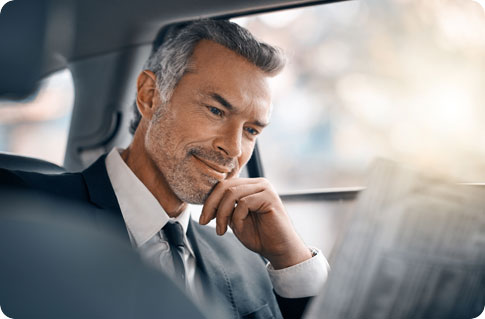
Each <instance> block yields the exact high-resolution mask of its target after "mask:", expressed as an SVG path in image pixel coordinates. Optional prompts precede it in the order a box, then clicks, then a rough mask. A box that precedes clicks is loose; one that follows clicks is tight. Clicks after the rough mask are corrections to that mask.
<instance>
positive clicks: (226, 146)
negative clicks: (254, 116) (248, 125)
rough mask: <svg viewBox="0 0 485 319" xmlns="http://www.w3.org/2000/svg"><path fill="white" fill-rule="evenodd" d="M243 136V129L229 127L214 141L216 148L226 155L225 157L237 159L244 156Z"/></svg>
mask: <svg viewBox="0 0 485 319" xmlns="http://www.w3.org/2000/svg"><path fill="white" fill-rule="evenodd" d="M242 134H243V132H242V128H239V127H236V126H232V127H228V128H227V129H225V130H223V131H222V132H221V134H220V135H219V136H218V137H217V138H216V139H214V148H215V149H216V150H218V151H220V152H222V153H224V155H225V156H228V157H231V158H237V157H239V156H241V154H242V147H241V143H242Z"/></svg>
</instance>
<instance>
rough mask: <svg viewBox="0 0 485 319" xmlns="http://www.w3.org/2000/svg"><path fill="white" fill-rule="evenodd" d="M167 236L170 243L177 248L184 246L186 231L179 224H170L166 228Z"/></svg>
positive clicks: (164, 228)
mask: <svg viewBox="0 0 485 319" xmlns="http://www.w3.org/2000/svg"><path fill="white" fill-rule="evenodd" d="M163 230H164V231H165V235H166V236H167V240H168V243H169V244H171V245H174V246H175V247H183V246H184V229H183V227H182V225H180V223H179V222H175V223H170V222H168V223H167V224H166V225H165V226H164V227H163Z"/></svg>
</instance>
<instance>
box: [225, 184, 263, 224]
mask: <svg viewBox="0 0 485 319" xmlns="http://www.w3.org/2000/svg"><path fill="white" fill-rule="evenodd" d="M263 193H264V191H263V192H259V193H255V194H251V195H249V196H246V197H244V198H241V199H240V200H239V202H238V204H237V206H236V208H235V209H234V213H233V214H232V219H231V223H232V225H233V227H232V228H233V230H234V231H235V232H236V233H243V232H244V227H245V225H246V219H247V218H248V216H249V213H250V212H257V211H259V210H260V209H261V206H262V203H263V201H262V199H263Z"/></svg>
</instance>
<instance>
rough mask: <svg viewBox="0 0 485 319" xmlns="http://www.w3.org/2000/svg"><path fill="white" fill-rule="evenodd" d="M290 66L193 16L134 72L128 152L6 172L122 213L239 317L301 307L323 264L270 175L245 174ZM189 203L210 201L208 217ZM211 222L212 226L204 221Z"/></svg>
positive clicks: (237, 33)
mask: <svg viewBox="0 0 485 319" xmlns="http://www.w3.org/2000/svg"><path fill="white" fill-rule="evenodd" d="M283 65H284V63H283V59H282V57H281V54H280V52H279V51H278V50H277V49H275V48H273V47H271V46H269V45H267V44H265V43H261V42H258V41H257V40H255V39H254V38H253V36H252V35H251V34H250V33H249V32H248V31H247V30H245V29H243V28H241V27H239V26H237V25H236V24H233V23H230V22H227V21H212V20H203V21H198V22H195V23H192V24H189V25H188V26H186V27H184V28H183V29H182V30H179V31H177V32H175V33H173V34H169V35H168V36H167V37H166V40H165V42H164V43H163V44H162V45H161V46H160V47H159V48H158V49H157V50H156V51H155V52H154V53H153V54H152V55H151V56H150V58H149V59H148V61H147V63H146V65H145V70H143V72H141V74H140V75H139V77H138V81H137V96H136V116H135V120H134V121H133V123H132V127H131V128H132V131H133V132H134V137H133V141H132V143H131V144H130V146H129V147H128V148H127V149H125V150H121V149H115V150H113V151H111V152H110V153H109V154H108V155H107V156H105V157H104V156H103V157H101V158H100V159H99V160H98V161H97V162H96V163H94V164H93V165H92V166H91V167H90V168H88V169H87V170H86V171H84V172H82V173H80V174H64V175H59V176H42V175H38V174H28V173H20V172H15V173H13V175H12V173H11V172H6V171H4V172H3V174H4V176H7V177H8V179H9V180H10V182H12V181H13V182H14V183H17V184H22V185H26V186H29V187H34V188H40V189H44V190H48V191H49V192H51V193H56V194H60V195H62V196H63V197H70V198H76V199H81V200H83V201H90V202H91V203H92V204H94V205H96V206H98V207H100V208H102V209H103V210H106V211H109V212H111V213H112V214H111V216H113V214H114V215H117V216H122V217H123V222H124V224H123V225H122V226H119V228H120V229H122V232H124V233H125V234H126V232H128V237H129V240H130V242H131V244H132V245H133V246H134V247H135V248H136V249H137V250H138V251H139V252H140V255H141V257H142V258H143V259H144V260H145V261H146V262H147V263H149V264H152V265H153V266H154V267H156V268H158V269H160V270H162V271H166V272H167V273H171V274H172V275H173V276H174V278H177V279H176V280H178V281H179V282H181V284H182V286H186V287H187V289H188V291H189V292H190V293H192V294H193V295H194V298H195V299H196V300H197V299H199V298H200V299H202V298H201V296H202V295H204V294H205V292H206V291H207V289H208V286H210V285H212V286H213V287H212V289H213V290H214V291H216V293H217V294H219V295H221V296H222V298H223V299H225V300H224V303H225V304H226V305H228V307H229V308H230V309H231V313H232V314H231V315H232V316H233V317H235V318H246V317H247V318H269V317H277V318H278V317H280V316H281V314H280V311H281V313H283V316H285V317H298V316H301V314H302V312H303V310H304V308H305V305H306V303H307V302H308V299H309V297H311V296H314V295H316V294H317V292H318V291H319V289H320V288H321V286H322V285H323V283H324V281H325V278H326V274H327V272H326V271H327V269H326V261H325V259H324V258H323V256H322V254H321V253H320V252H318V251H314V250H313V251H312V250H310V249H309V248H308V247H306V246H305V244H304V243H303V242H302V240H301V239H300V238H299V236H298V235H297V234H296V232H295V230H294V228H293V226H292V224H291V221H290V220H289V218H288V215H287V214H286V212H285V209H284V207H283V204H282V202H281V200H280V199H279V197H278V195H277V194H276V192H275V190H274V189H273V188H272V186H271V185H270V184H269V182H268V181H267V180H265V179H260V178H258V179H248V178H239V177H238V174H239V171H240V169H241V168H242V167H243V166H244V165H245V164H246V163H247V161H248V160H249V158H250V156H251V154H252V151H253V149H254V146H255V142H256V138H257V136H258V135H259V134H260V133H261V132H262V131H263V129H264V127H265V126H267V125H268V123H269V118H270V111H271V95H270V90H269V86H268V83H267V81H268V78H269V77H271V76H274V75H275V74H277V73H278V72H279V71H280V70H281V69H282V67H283ZM5 179H6V178H5V177H4V180H5ZM53 185H55V186H53ZM188 204H203V205H204V206H203V209H202V213H201V216H200V220H199V223H200V225H199V224H197V223H196V222H193V221H192V220H190V209H189V206H188ZM96 214H97V215H96V216H97V218H98V217H99V216H105V215H106V214H105V213H100V212H97V213H96ZM103 214H104V215H103ZM98 219H100V218H98ZM212 219H216V225H217V227H216V230H215V231H214V230H213V229H211V228H209V227H203V226H201V225H206V224H207V223H208V222H209V221H210V220H212ZM174 223H175V225H176V227H175V228H177V229H178V230H180V231H181V234H182V235H181V236H182V238H181V241H180V242H179V244H177V245H178V246H177V245H175V244H174V243H173V240H172V238H173V236H178V235H173V233H174V231H172V230H169V229H172V227H171V226H172V225H173V224H174ZM179 225H180V226H181V227H180V226H179ZM228 227H230V228H231V229H232V231H233V233H234V235H232V234H227V233H226V232H227V229H228ZM216 233H217V235H216ZM220 236H222V237H220ZM125 237H126V236H125ZM241 244H242V245H241ZM246 248H247V249H246ZM248 249H249V250H251V251H253V252H255V253H257V254H255V253H252V252H251V251H249V250H248ZM258 254H259V255H261V256H263V257H264V258H265V259H266V260H267V261H269V264H268V265H267V266H266V265H265V264H264V262H263V260H262V259H261V258H260V257H259V255H258ZM273 290H274V292H273ZM278 306H279V308H278Z"/></svg>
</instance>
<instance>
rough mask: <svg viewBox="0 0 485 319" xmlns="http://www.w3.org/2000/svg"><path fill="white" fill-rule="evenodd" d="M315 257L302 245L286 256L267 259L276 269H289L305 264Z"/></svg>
mask: <svg viewBox="0 0 485 319" xmlns="http://www.w3.org/2000/svg"><path fill="white" fill-rule="evenodd" d="M313 256H314V253H313V251H312V250H311V249H309V248H308V247H306V246H304V245H302V246H300V247H298V248H297V249H290V250H288V251H287V252H286V253H285V254H281V255H276V256H270V257H266V258H267V259H268V261H269V262H270V263H271V266H272V267H273V268H274V269H275V270H278V269H283V268H288V267H291V266H294V265H297V264H299V263H302V262H304V261H305V260H308V259H310V258H312V257H313Z"/></svg>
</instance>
